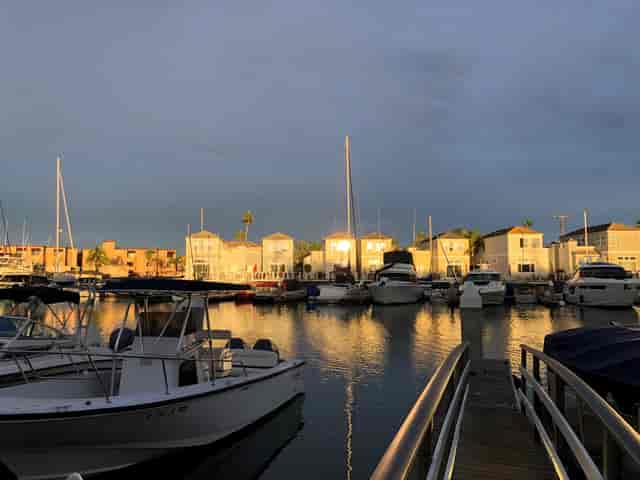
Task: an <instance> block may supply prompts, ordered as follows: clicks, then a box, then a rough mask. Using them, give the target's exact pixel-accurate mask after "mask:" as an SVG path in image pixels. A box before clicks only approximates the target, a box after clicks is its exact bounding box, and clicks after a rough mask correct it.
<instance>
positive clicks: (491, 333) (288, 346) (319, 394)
mask: <svg viewBox="0 0 640 480" xmlns="http://www.w3.org/2000/svg"><path fill="white" fill-rule="evenodd" d="M124 309H125V305H123V304H120V303H110V302H103V303H101V304H100V306H99V307H98V311H97V312H96V315H95V319H96V325H97V327H98V328H99V329H100V332H101V334H102V335H103V336H105V337H106V336H108V335H109V333H110V332H111V331H112V330H113V329H114V328H116V325H118V324H119V322H120V321H121V319H122V315H123V313H124ZM210 313H211V318H212V320H213V322H214V328H225V329H230V330H232V332H233V334H234V336H240V337H242V338H244V339H245V341H247V342H249V343H251V344H252V343H253V342H254V341H255V340H256V339H258V338H261V337H268V338H271V339H273V340H274V341H275V342H276V343H277V344H278V346H279V347H280V351H281V353H282V354H283V355H284V356H286V357H291V356H296V357H302V358H304V359H306V360H307V366H306V372H305V388H306V395H305V396H304V397H303V398H301V399H299V400H298V401H296V402H294V403H293V404H291V405H289V406H288V407H287V408H286V409H284V410H282V411H280V412H279V413H278V414H277V415H276V416H274V417H273V418H271V419H269V420H268V421H267V422H265V423H263V424H262V425H260V426H258V427H257V428H255V429H254V430H253V431H252V432H250V433H249V434H247V435H244V436H243V437H242V438H240V439H236V440H235V441H234V442H231V443H230V444H229V445H227V446H225V447H224V448H216V449H215V450H211V449H209V450H207V449H201V450H198V451H195V452H190V453H189V454H188V455H184V454H183V455H180V456H179V457H178V458H177V459H176V458H170V459H165V460H163V461H157V462H154V463H152V464H150V465H148V466H144V467H140V468H139V469H138V471H136V472H135V473H136V475H139V473H142V472H144V473H153V472H159V471H162V478H190V479H196V478H197V479H200V478H213V477H214V476H215V477H217V478H226V477H229V476H233V477H234V479H235V480H238V478H256V477H260V478H261V479H265V480H266V479H282V478H297V477H299V476H300V475H304V477H305V479H307V480H309V479H312V478H313V479H315V478H317V479H326V478H347V479H350V478H354V479H364V478H368V477H369V475H370V474H371V472H372V470H373V469H374V468H375V466H376V464H377V462H378V460H379V458H380V457H381V455H382V453H383V452H384V450H385V448H386V446H387V445H388V443H389V441H390V440H391V438H392V437H393V435H394V433H395V432H396V430H397V428H398V427H399V425H400V423H401V422H402V419H403V417H404V416H405V415H406V414H407V412H408V411H409V409H410V408H411V406H412V404H413V402H414V401H415V400H416V398H417V396H418V395H419V393H420V392H421V390H422V389H423V388H424V386H425V384H426V382H427V381H428V379H429V376H430V375H431V373H432V372H433V370H434V369H435V367H436V366H437V364H438V363H439V362H440V361H441V360H442V359H443V358H444V357H445V356H446V355H447V353H448V352H449V351H450V350H451V349H452V348H453V347H454V346H456V345H458V344H459V343H460V342H461V340H462V339H463V337H464V339H465V340H469V341H471V342H472V345H473V347H472V348H475V349H476V350H475V354H476V355H478V354H481V355H483V356H484V357H487V358H510V359H511V361H512V364H514V365H517V364H518V362H519V355H520V351H519V345H520V344H521V343H527V344H529V345H532V346H535V347H539V348H542V344H543V341H544V336H545V335H546V334H547V333H550V332H554V331H558V330H564V329H567V328H574V327H578V326H582V325H589V326H600V325H602V326H604V325H607V324H608V323H609V321H610V320H616V321H618V322H623V323H635V324H638V311H637V310H635V309H630V310H617V311H608V310H600V309H583V310H581V309H577V308H574V307H568V306H567V307H562V308H559V309H556V310H549V309H547V308H545V307H541V306H522V307H520V306H518V307H511V308H508V307H504V308H503V307H495V308H490V309H484V310H482V311H477V312H466V311H465V312H463V313H462V314H461V312H460V310H455V311H453V312H451V311H449V310H448V309H447V307H446V306H439V305H431V304H424V305H408V306H380V307H379V306H373V307H337V306H336V307H331V306H326V307H325V306H323V307H318V308H316V309H309V308H307V307H306V306H305V305H294V306H253V305H238V306H236V305H235V304H233V303H221V304H218V305H212V306H211V307H210ZM139 471H141V472H139ZM129 473H131V474H132V472H129ZM154 476H156V478H158V476H157V475H154ZM104 478H119V479H122V478H125V477H123V476H122V474H118V475H106V476H104ZM127 478H128V477H127Z"/></svg>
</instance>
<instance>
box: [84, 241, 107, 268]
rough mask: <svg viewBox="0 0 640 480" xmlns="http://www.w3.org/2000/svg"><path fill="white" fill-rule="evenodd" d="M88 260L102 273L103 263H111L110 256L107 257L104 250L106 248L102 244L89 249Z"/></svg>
mask: <svg viewBox="0 0 640 480" xmlns="http://www.w3.org/2000/svg"><path fill="white" fill-rule="evenodd" d="M87 262H89V263H92V264H93V268H94V269H95V271H96V272H97V273H100V267H101V266H102V265H106V264H107V263H110V261H109V257H107V254H106V253H105V252H104V249H103V248H102V247H101V246H100V245H96V247H95V248H93V249H91V250H89V255H88V256H87Z"/></svg>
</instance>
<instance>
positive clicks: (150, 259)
mask: <svg viewBox="0 0 640 480" xmlns="http://www.w3.org/2000/svg"><path fill="white" fill-rule="evenodd" d="M155 256H156V252H155V251H153V250H147V251H146V252H144V258H145V259H146V261H147V274H148V273H149V266H151V265H153V263H154V259H155Z"/></svg>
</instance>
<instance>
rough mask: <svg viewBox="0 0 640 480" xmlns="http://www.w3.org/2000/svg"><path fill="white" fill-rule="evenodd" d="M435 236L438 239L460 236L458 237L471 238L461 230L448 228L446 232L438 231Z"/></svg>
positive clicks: (462, 238)
mask: <svg viewBox="0 0 640 480" xmlns="http://www.w3.org/2000/svg"><path fill="white" fill-rule="evenodd" d="M433 238H434V239H438V238H458V239H461V240H469V237H467V236H466V235H465V234H464V233H462V232H461V231H459V230H448V231H446V232H442V233H438V234H437V235H436V236H434V237H433ZM427 240H428V239H427Z"/></svg>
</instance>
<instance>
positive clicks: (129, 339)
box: [109, 328, 136, 353]
mask: <svg viewBox="0 0 640 480" xmlns="http://www.w3.org/2000/svg"><path fill="white" fill-rule="evenodd" d="M120 330H122V335H120V341H119V342H118V334H119V333H120ZM135 336H136V334H135V332H134V331H133V330H131V329H130V328H122V329H120V328H116V329H115V330H114V331H113V332H111V335H109V348H110V349H111V350H113V351H114V352H116V353H118V352H122V351H123V350H124V349H125V348H128V347H130V346H131V345H132V344H133V340H134V338H135ZM116 342H118V349H117V350H116Z"/></svg>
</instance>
